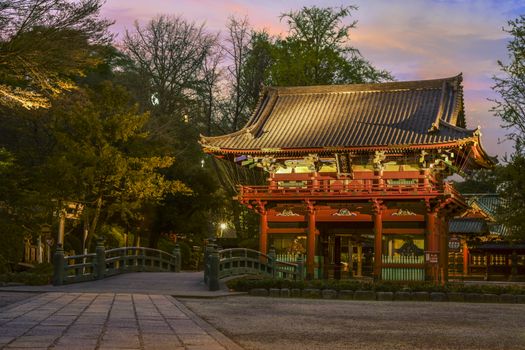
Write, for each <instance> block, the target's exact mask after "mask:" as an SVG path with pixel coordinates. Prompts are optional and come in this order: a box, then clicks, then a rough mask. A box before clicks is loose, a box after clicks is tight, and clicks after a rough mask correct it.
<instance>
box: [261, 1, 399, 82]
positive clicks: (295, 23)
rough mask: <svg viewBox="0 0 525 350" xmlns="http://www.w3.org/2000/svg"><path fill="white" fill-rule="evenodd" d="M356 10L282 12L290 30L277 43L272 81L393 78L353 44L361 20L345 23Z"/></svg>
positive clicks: (343, 80)
mask: <svg viewBox="0 0 525 350" xmlns="http://www.w3.org/2000/svg"><path fill="white" fill-rule="evenodd" d="M356 9H357V8H356V7H354V6H347V7H340V8H331V7H327V8H319V7H317V6H312V7H304V8H302V9H301V10H300V11H291V12H288V13H284V14H282V15H281V20H285V21H286V22H287V24H288V26H289V32H288V36H287V37H285V38H284V39H278V40H277V41H276V43H275V48H274V53H273V55H274V64H273V65H272V67H271V71H270V83H271V84H272V85H279V86H286V85H290V86H296V85H322V84H351V83H365V82H379V81H385V80H392V76H391V75H390V74H389V73H388V72H386V71H384V70H378V69H376V68H374V67H373V66H372V65H371V64H370V63H369V62H368V61H367V60H366V59H364V58H363V57H362V56H361V54H360V53H359V51H358V50H357V49H356V48H354V47H352V46H350V43H349V42H350V36H349V31H350V30H351V29H353V28H355V26H356V23H357V22H355V21H353V22H351V23H349V24H345V23H344V20H345V18H346V17H348V16H350V15H351V11H353V10H356Z"/></svg>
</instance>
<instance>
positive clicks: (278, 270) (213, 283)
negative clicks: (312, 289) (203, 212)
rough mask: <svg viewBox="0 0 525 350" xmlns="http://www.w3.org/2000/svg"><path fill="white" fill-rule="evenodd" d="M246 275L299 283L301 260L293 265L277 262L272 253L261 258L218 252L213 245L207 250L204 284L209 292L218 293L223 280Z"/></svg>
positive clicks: (243, 250) (250, 252) (235, 251)
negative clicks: (215, 291)
mask: <svg viewBox="0 0 525 350" xmlns="http://www.w3.org/2000/svg"><path fill="white" fill-rule="evenodd" d="M247 274H255V275H263V276H269V277H272V278H282V279H290V280H301V279H303V278H304V265H303V262H302V260H301V258H299V259H298V261H297V262H296V263H291V262H282V261H278V260H277V259H276V256H275V250H270V252H269V254H263V253H261V252H259V251H257V250H253V249H246V248H231V249H223V250H218V249H217V247H216V246H214V245H209V246H208V247H207V249H206V252H205V268H204V282H205V283H206V284H207V285H208V287H209V289H210V290H218V289H219V280H220V279H222V278H226V277H230V276H240V275H247Z"/></svg>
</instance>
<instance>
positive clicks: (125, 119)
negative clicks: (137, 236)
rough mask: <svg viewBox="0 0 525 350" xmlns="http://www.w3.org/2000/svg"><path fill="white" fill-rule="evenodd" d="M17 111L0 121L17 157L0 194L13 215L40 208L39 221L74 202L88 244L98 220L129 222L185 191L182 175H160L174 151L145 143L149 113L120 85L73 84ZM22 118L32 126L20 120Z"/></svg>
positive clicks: (24, 220)
mask: <svg viewBox="0 0 525 350" xmlns="http://www.w3.org/2000/svg"><path fill="white" fill-rule="evenodd" d="M24 115H25V118H24V117H23V116H19V118H16V119H17V120H16V123H6V124H10V125H11V127H14V128H13V129H11V130H10V131H11V132H13V133H16V134H17V136H18V137H19V138H20V143H21V144H20V146H17V145H16V144H15V143H14V142H11V143H10V144H9V145H6V147H8V146H11V147H12V148H13V149H14V150H15V154H16V155H17V156H18V158H17V159H16V161H15V164H16V165H17V166H18V173H17V174H16V175H17V177H18V178H19V180H18V182H17V187H16V188H17V191H16V192H18V193H13V194H12V197H7V198H6V199H7V201H8V205H9V206H10V207H11V208H14V209H16V210H13V211H12V212H13V213H15V214H16V215H14V217H13V220H14V221H17V222H21V223H24V225H27V223H28V222H30V220H28V216H29V215H24V216H22V215H21V214H23V213H26V212H28V213H32V212H35V211H39V212H41V213H42V215H40V220H35V221H37V222H38V221H39V223H40V224H41V223H46V221H44V220H45V217H46V215H47V216H48V218H49V216H50V212H49V210H50V209H52V208H50V207H52V206H54V207H55V208H54V209H60V206H61V205H60V203H61V202H67V201H74V202H80V203H82V204H83V205H84V206H85V209H84V213H83V215H84V216H83V219H84V220H85V221H87V222H88V225H87V227H88V230H89V233H88V246H89V241H90V240H91V238H92V237H94V236H96V235H97V232H99V231H100V227H101V226H102V225H103V224H106V223H107V224H110V225H115V224H117V225H119V224H120V225H122V226H124V227H130V226H133V225H132V224H133V223H134V222H135V221H137V220H140V219H142V213H141V210H142V206H143V205H145V204H147V203H154V202H160V201H161V200H163V199H164V197H165V196H166V195H167V194H170V193H185V194H189V193H191V191H190V190H189V188H187V187H186V186H185V185H184V184H183V183H182V182H180V181H170V180H168V179H166V178H165V176H164V175H163V174H162V170H163V169H166V168H168V167H169V166H171V165H172V164H173V162H174V158H173V157H172V156H169V155H167V156H164V155H163V154H162V152H160V151H159V150H158V149H156V148H155V145H154V144H153V143H151V142H150V135H149V134H148V133H147V131H146V130H145V128H144V126H145V124H146V122H147V119H148V117H149V116H148V114H147V113H142V114H141V113H138V108H137V106H136V104H135V103H134V102H133V100H132V99H131V98H130V96H129V94H128V93H127V92H126V91H125V90H124V89H123V88H122V87H118V86H114V85H113V84H111V83H110V82H104V83H101V84H99V85H97V86H93V87H92V89H89V88H84V89H78V90H76V91H75V92H71V93H67V94H63V95H62V96H61V97H60V98H58V99H56V100H54V101H53V107H52V108H50V109H43V110H39V111H35V112H33V113H32V114H30V115H28V113H27V112H25V113H24ZM21 119H22V120H21ZM24 121H25V122H26V123H27V125H28V126H29V125H31V124H32V125H37V126H38V127H37V128H36V129H35V128H31V127H25V126H24V124H25V122H24ZM6 127H7V126H6ZM2 131H5V129H4V130H2ZM31 138H33V139H34V140H35V141H34V142H32V141H31V140H30V139H31ZM21 147H24V149H25V150H24V149H22V148H21ZM40 203H42V205H40ZM52 203H55V204H54V205H53V204H52ZM57 206H58V207H59V208H57ZM33 215H34V214H33Z"/></svg>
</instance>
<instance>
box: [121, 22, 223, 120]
mask: <svg viewBox="0 0 525 350" xmlns="http://www.w3.org/2000/svg"><path fill="white" fill-rule="evenodd" d="M215 45H216V36H214V35H211V34H208V33H206V32H205V30H204V25H200V26H199V25H196V24H195V23H191V22H188V21H186V20H185V19H183V18H182V17H170V16H164V15H161V16H158V17H156V18H154V19H152V20H151V21H150V22H149V23H148V24H147V25H146V26H144V27H142V26H141V25H139V24H138V23H137V22H136V23H135V30H134V31H133V32H130V31H126V34H125V37H124V50H125V53H126V54H128V55H129V57H130V58H131V60H132V64H133V66H132V67H131V68H132V69H134V70H135V71H136V72H137V73H138V74H139V75H141V76H142V77H144V83H145V85H147V86H148V90H146V93H147V96H146V98H145V99H144V100H143V102H149V108H150V109H151V110H152V111H153V112H154V113H155V114H173V113H179V114H180V115H178V117H179V118H181V119H182V117H183V115H184V112H185V110H186V104H187V103H188V100H189V99H190V98H191V97H192V94H193V93H194V91H195V89H196V87H197V85H198V84H199V79H200V78H201V71H202V67H203V64H204V62H205V60H206V58H207V56H208V55H209V54H210V51H211V50H212V48H213V47H214V46H215Z"/></svg>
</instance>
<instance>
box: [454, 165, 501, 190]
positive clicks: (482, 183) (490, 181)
mask: <svg viewBox="0 0 525 350" xmlns="http://www.w3.org/2000/svg"><path fill="white" fill-rule="evenodd" d="M499 181H500V180H499V177H498V174H497V172H496V170H495V169H479V170H475V171H473V172H472V174H470V175H469V176H468V177H467V178H466V179H465V181H461V182H454V186H455V187H456V189H457V190H458V191H459V192H461V193H463V194H466V193H496V192H497V186H498V182H499Z"/></svg>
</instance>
